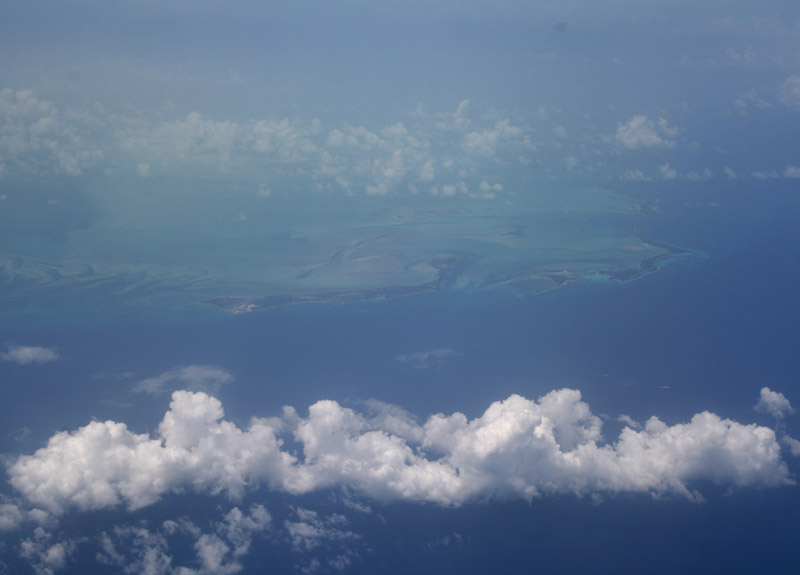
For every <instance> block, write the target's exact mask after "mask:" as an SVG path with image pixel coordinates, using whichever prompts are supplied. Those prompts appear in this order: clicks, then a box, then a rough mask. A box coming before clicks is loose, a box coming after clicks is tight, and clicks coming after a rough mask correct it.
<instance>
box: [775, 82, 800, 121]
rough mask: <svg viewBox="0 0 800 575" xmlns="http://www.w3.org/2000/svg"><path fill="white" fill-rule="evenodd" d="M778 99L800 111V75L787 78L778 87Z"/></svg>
mask: <svg viewBox="0 0 800 575" xmlns="http://www.w3.org/2000/svg"><path fill="white" fill-rule="evenodd" d="M778 100H779V101H780V103H781V104H783V105H784V106H786V107H787V108H789V109H790V110H792V111H794V112H800V75H797V74H795V75H792V76H789V77H788V78H786V80H784V81H783V83H781V85H780V86H779V87H778Z"/></svg>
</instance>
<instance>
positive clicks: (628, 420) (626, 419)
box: [617, 414, 642, 429]
mask: <svg viewBox="0 0 800 575" xmlns="http://www.w3.org/2000/svg"><path fill="white" fill-rule="evenodd" d="M617 421H619V422H620V423H624V424H625V425H627V426H628V427H631V428H633V429H640V428H641V427H642V424H641V423H639V422H638V421H636V420H635V419H633V418H632V417H631V416H630V415H624V414H623V415H620V416H619V417H617Z"/></svg>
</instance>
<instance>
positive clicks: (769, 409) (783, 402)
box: [754, 387, 795, 420]
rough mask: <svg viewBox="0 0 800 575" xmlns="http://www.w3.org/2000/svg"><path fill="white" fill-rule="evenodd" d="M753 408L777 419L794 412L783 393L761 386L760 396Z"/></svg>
mask: <svg viewBox="0 0 800 575" xmlns="http://www.w3.org/2000/svg"><path fill="white" fill-rule="evenodd" d="M754 409H755V410H756V411H757V412H759V413H767V414H769V415H771V416H773V417H774V418H775V419H778V420H781V419H783V418H784V417H785V416H787V415H791V414H793V413H795V410H794V408H793V407H792V404H791V403H789V400H788V399H786V396H785V395H783V394H782V393H780V392H777V391H772V390H771V389H770V388H768V387H762V388H761V396H760V397H759V398H758V403H756V405H755V407H754Z"/></svg>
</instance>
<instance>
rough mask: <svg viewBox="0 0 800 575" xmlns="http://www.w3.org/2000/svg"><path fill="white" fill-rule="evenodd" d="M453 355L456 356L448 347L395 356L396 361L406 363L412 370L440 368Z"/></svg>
mask: <svg viewBox="0 0 800 575" xmlns="http://www.w3.org/2000/svg"><path fill="white" fill-rule="evenodd" d="M455 355H458V354H457V353H456V352H454V351H453V350H452V349H450V348H449V347H448V348H440V349H432V350H430V351H417V352H415V353H409V354H401V355H398V356H397V361H399V362H402V363H407V364H409V365H410V366H411V367H413V368H414V369H428V368H429V367H442V366H443V365H444V364H445V363H447V361H448V360H449V359H450V358H451V357H453V356H455Z"/></svg>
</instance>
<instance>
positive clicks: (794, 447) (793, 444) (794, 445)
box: [781, 435, 800, 457]
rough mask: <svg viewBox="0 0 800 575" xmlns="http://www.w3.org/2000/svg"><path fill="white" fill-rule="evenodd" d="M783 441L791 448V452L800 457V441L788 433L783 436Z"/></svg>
mask: <svg viewBox="0 0 800 575" xmlns="http://www.w3.org/2000/svg"><path fill="white" fill-rule="evenodd" d="M781 441H782V442H783V444H784V445H785V446H786V447H788V448H789V452H790V453H791V454H792V456H793V457H800V441H798V440H796V439H795V438H794V437H790V436H788V435H784V436H783V438H781Z"/></svg>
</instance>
